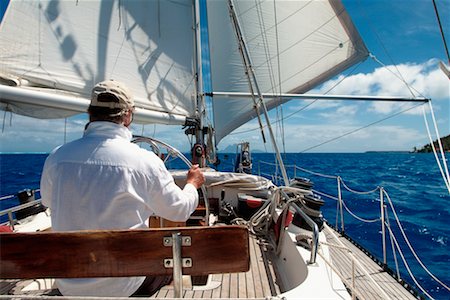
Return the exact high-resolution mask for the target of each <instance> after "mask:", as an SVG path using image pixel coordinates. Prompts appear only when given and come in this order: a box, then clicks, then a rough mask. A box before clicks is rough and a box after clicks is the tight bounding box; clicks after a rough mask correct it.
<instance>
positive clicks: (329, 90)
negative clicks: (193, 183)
mask: <svg viewBox="0 0 450 300" xmlns="http://www.w3.org/2000/svg"><path fill="white" fill-rule="evenodd" d="M361 64H362V62H359V63H358V64H357V65H355V66H354V67H353V68H352V69H351V71H350V72H349V73H348V74H347V75H345V76H343V77H342V79H341V80H339V81H337V82H336V84H335V85H333V86H332V87H330V88H329V89H328V90H327V91H325V92H324V94H325V95H326V94H328V93H329V92H331V91H332V90H333V89H334V88H336V87H337V86H338V85H339V84H341V83H342V82H343V81H344V80H345V79H346V78H348V77H349V76H351V75H352V74H353V73H354V72H355V71H356V69H358V67H359V66H360V65H361ZM317 101H318V99H316V100H313V101H311V102H310V103H308V104H306V105H305V106H302V107H300V109H298V110H296V111H294V112H292V113H290V114H289V115H287V116H286V117H284V118H283V119H282V121H284V120H287V119H289V118H290V117H292V116H293V115H295V114H297V113H299V112H301V111H303V110H305V109H307V108H308V107H310V106H311V105H313V104H314V103H316V102H317ZM277 122H279V121H275V122H274V123H277ZM264 127H265V125H264ZM259 129H260V128H259V127H257V128H252V129H247V130H243V131H238V132H234V133H230V134H229V135H235V134H241V133H247V132H251V131H255V130H259Z"/></svg>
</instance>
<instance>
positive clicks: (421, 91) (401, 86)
mask: <svg viewBox="0 0 450 300" xmlns="http://www.w3.org/2000/svg"><path fill="white" fill-rule="evenodd" d="M399 74H401V76H400V75H399ZM343 78H344V77H343V76H342V75H341V76H339V77H338V78H336V79H334V80H330V81H328V82H326V83H325V84H324V85H322V86H321V87H320V89H318V90H317V91H313V92H317V93H325V92H328V91H329V90H330V89H331V88H332V87H334V86H335V85H336V83H337V82H340V84H339V85H337V86H336V87H335V88H333V89H332V90H331V91H330V94H341V95H342V94H343V95H372V96H398V97H408V98H412V97H413V95H414V96H418V97H426V98H431V99H432V100H434V101H435V102H439V101H449V100H448V99H449V97H450V82H449V80H448V78H447V77H446V76H445V74H444V73H443V72H442V71H441V70H440V68H439V66H438V61H437V60H435V59H431V60H428V61H426V62H424V63H422V64H413V63H410V64H400V65H397V66H387V67H386V68H377V69H375V70H374V71H373V72H372V73H368V74H356V75H351V76H349V77H347V78H345V79H344V80H343ZM405 82H406V83H407V84H405ZM412 106H413V104H405V103H401V102H373V103H372V104H371V106H370V107H369V108H368V111H369V112H375V113H379V114H383V115H386V114H391V113H393V112H398V111H400V110H404V109H407V108H408V107H412ZM407 113H409V114H419V113H420V114H421V113H422V109H414V110H411V111H409V112H407Z"/></svg>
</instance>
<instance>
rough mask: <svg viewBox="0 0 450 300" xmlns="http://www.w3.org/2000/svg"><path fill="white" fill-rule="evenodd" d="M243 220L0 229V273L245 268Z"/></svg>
mask: <svg viewBox="0 0 450 300" xmlns="http://www.w3.org/2000/svg"><path fill="white" fill-rule="evenodd" d="M248 238H249V236H248V230H247V228H245V227H243V226H212V227H177V228H160V229H148V230H147V229H142V230H113V231H77V232H36V233H0V260H1V261H0V278H3V279H32V278H86V277H117V276H120V277H123V276H151V275H170V274H173V276H174V287H175V296H180V293H181V289H182V286H181V282H182V280H181V276H182V275H193V276H199V275H208V274H217V273H234V272H246V271H248V270H249V266H250V253H249V240H248Z"/></svg>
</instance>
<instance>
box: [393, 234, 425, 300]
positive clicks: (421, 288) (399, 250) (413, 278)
mask: <svg viewBox="0 0 450 300" xmlns="http://www.w3.org/2000/svg"><path fill="white" fill-rule="evenodd" d="M388 231H389V235H390V236H392V239H393V241H394V243H395V247H396V248H397V251H398V253H399V254H400V257H401V259H402V261H403V264H404V265H405V267H406V271H407V272H408V274H409V276H411V279H412V280H413V281H414V283H415V284H416V285H417V287H419V289H420V290H421V291H422V292H423V293H424V294H425V295H427V297H428V298H430V299H432V300H434V298H433V297H431V296H430V294H428V292H427V291H426V290H425V289H424V288H423V287H422V286H421V285H420V284H419V282H417V280H416V277H414V274H413V273H412V271H411V268H410V267H409V265H408V262H407V260H406V258H405V255H404V254H403V251H402V249H401V248H400V245H399V244H398V241H397V239H396V238H395V235H394V233H393V232H392V230H391V228H390V227H388Z"/></svg>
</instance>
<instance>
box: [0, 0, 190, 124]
mask: <svg viewBox="0 0 450 300" xmlns="http://www.w3.org/2000/svg"><path fill="white" fill-rule="evenodd" d="M193 22H194V16H193V9H192V2H191V1H184V0H172V1H132V0H129V1H126V0H122V1H77V0H66V1H58V0H50V1H20V0H17V1H11V2H10V4H9V7H8V10H7V12H6V14H5V17H4V19H3V21H2V24H1V28H0V49H1V51H0V77H1V78H3V79H4V80H3V82H1V83H3V84H4V83H5V81H8V82H7V83H9V85H12V86H14V85H16V84H17V83H18V84H19V86H17V87H11V86H6V85H0V88H2V91H0V101H1V106H2V108H3V109H7V110H11V111H13V112H17V113H20V114H24V115H29V116H33V117H38V118H59V117H63V116H67V115H71V114H74V113H77V112H80V109H81V111H85V108H86V107H87V105H88V103H89V102H88V99H89V98H90V90H91V88H92V86H93V85H94V84H95V83H96V82H98V81H101V80H103V79H115V80H119V81H122V82H124V83H125V84H126V85H127V86H129V87H130V89H131V90H132V91H133V94H134V97H135V102H136V106H137V107H138V108H140V109H139V110H138V112H141V115H140V117H141V118H139V115H138V116H137V117H138V118H136V119H138V120H139V119H140V121H142V122H152V121H154V120H151V116H154V115H155V114H154V113H152V112H155V113H156V115H159V116H160V117H161V118H162V119H165V120H167V123H170V120H175V119H176V120H177V122H178V123H179V122H180V119H182V118H184V117H193V116H194V114H195V101H193V97H195V82H194V79H195V76H194V71H193V69H194V67H193V61H194V60H193V57H194V46H193V44H194V33H193V30H192V28H193ZM30 87H39V88H40V89H39V91H37V93H36V95H40V96H39V97H37V98H36V99H34V98H33V97H31V98H30V97H28V96H27V99H28V100H29V101H28V102H30V101H32V102H31V103H22V102H21V101H19V100H21V99H23V98H24V97H23V95H22V94H21V91H22V90H23V91H29V89H30ZM43 88H44V89H43ZM33 92H34V90H33ZM46 94H52V95H51V96H50V98H52V99H53V100H55V102H50V103H48V102H46V101H45V95H46ZM55 94H56V97H55ZM27 95H30V94H27ZM31 95H33V94H31ZM58 95H64V96H66V97H68V99H72V100H73V101H74V103H72V104H73V105H72V106H70V105H68V106H65V105H59V104H58V103H57V102H58V101H57V98H58ZM30 99H31V100H30ZM72 100H71V101H72ZM38 106H45V107H50V108H53V109H51V110H49V109H47V108H46V109H36V107H38ZM145 116H147V117H148V118H145ZM156 121H157V120H156Z"/></svg>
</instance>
